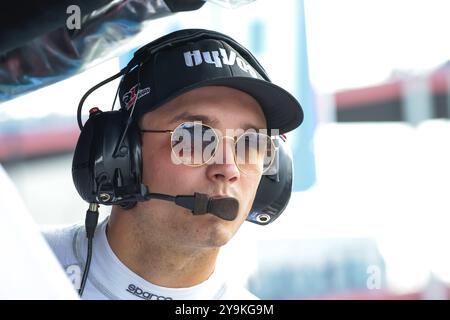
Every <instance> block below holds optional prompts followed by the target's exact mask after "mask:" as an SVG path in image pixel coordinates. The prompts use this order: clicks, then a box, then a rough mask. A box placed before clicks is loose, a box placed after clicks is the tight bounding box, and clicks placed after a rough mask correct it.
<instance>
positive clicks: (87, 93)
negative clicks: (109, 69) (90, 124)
mask: <svg viewBox="0 0 450 320" xmlns="http://www.w3.org/2000/svg"><path fill="white" fill-rule="evenodd" d="M127 72H128V67H125V68H123V69H122V70H120V72H119V73H116V74H115V75H113V76H111V77H109V78H107V79H105V80H103V81H102V82H100V83H98V84H96V85H95V86H93V87H92V88H90V89H89V90H88V91H87V92H86V93H85V94H84V95H83V97H82V98H81V100H80V102H79V103H78V109H77V122H78V127H79V128H80V130H82V129H83V122H82V121H81V110H82V109H83V104H84V101H85V100H86V99H87V97H88V96H89V95H90V94H91V93H92V92H94V91H95V90H97V89H98V88H100V87H101V86H103V85H105V84H107V83H108V82H110V81H113V80H115V79H117V78H119V77H121V76H122V75H124V74H125V73H127Z"/></svg>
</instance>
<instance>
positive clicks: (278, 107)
mask: <svg viewBox="0 0 450 320" xmlns="http://www.w3.org/2000/svg"><path fill="white" fill-rule="evenodd" d="M154 48H158V49H154ZM140 54H143V55H144V58H142V59H140V60H139V61H140V62H139V63H138V67H136V68H132V69H131V71H129V72H127V73H126V74H125V75H124V78H123V80H122V82H121V84H120V90H119V96H120V100H121V104H122V109H123V110H128V112H129V114H130V119H134V121H135V122H136V123H137V124H138V128H139V130H140V135H141V138H140V140H141V144H142V146H141V150H142V152H141V158H142V170H143V173H142V184H143V185H145V186H146V187H147V188H148V190H150V192H157V193H161V194H169V195H174V196H175V195H186V194H194V193H196V192H200V193H203V194H206V195H208V196H209V197H212V198H214V199H223V198H228V199H229V198H232V199H235V201H237V203H238V204H239V206H238V210H237V212H235V216H233V218H232V219H224V218H223V217H222V218H221V217H220V216H221V212H219V213H218V214H216V215H213V214H210V213H211V212H208V214H202V215H194V214H192V212H191V211H190V210H188V209H186V208H183V207H181V206H177V205H175V204H174V203H173V202H168V201H163V200H158V199H151V200H149V201H138V202H137V203H135V204H134V205H125V206H119V205H115V206H113V208H112V211H111V215H110V217H109V218H107V219H105V220H104V221H103V222H101V223H100V224H99V226H98V227H97V229H96V231H95V236H94V240H93V256H92V265H91V268H90V273H89V276H88V280H87V284H86V289H85V291H84V294H83V298H84V299H147V300H155V299H159V300H161V299H255V298H256V297H255V296H254V295H252V294H251V293H250V292H248V291H247V290H245V289H243V288H234V287H232V286H229V285H228V284H227V282H226V281H224V279H223V277H222V276H221V275H219V274H218V272H216V271H215V266H216V259H217V256H218V253H219V250H220V247H222V246H223V245H225V244H226V243H227V242H228V241H229V240H230V239H231V238H232V237H233V235H234V234H235V233H236V232H237V230H238V229H239V227H240V226H241V224H242V223H243V222H244V221H245V219H246V218H247V216H248V214H249V212H250V210H251V208H252V205H253V201H254V199H255V194H256V191H257V189H258V185H259V183H260V180H261V177H262V175H263V174H264V172H265V170H266V169H267V168H269V167H270V166H271V164H272V160H273V157H274V154H275V149H272V147H273V140H272V138H271V137H269V136H268V135H267V134H270V133H273V132H275V134H278V133H285V132H287V131H290V130H292V129H294V128H296V127H297V126H298V125H300V123H301V122H302V120H303V113H302V110H301V107H300V105H299V104H298V102H297V101H296V100H295V98H294V97H292V96H291V95H290V94H289V93H287V92H286V91H284V90H283V89H281V88H280V87H277V86H275V85H274V84H272V83H271V82H270V81H269V80H268V78H267V76H266V75H265V72H264V70H263V69H262V67H260V66H259V64H258V62H257V61H256V59H254V58H253V56H251V54H250V53H249V52H248V51H246V49H245V48H243V47H241V46H240V45H239V44H237V43H236V42H234V40H232V39H230V38H228V37H227V36H225V35H222V34H219V33H215V32H212V31H207V30H197V29H195V30H191V29H188V30H181V31H177V32H175V33H172V34H169V35H167V36H165V37H162V38H160V39H158V40H155V41H154V42H152V43H150V44H149V45H147V46H146V47H144V48H143V49H141V50H140V51H138V54H137V55H138V56H139V55H140ZM135 57H136V55H135ZM199 132H200V136H197V134H198V133H199ZM186 134H187V135H186ZM191 134H192V136H191ZM197 138H200V140H199V139H197ZM191 139H192V140H191ZM187 141H189V142H192V143H193V145H192V146H191V145H189V146H186V142H187ZM205 141H206V142H207V143H205ZM253 142H255V143H256V144H255V146H256V145H257V146H259V147H255V148H251V147H249V145H251V144H252V143H253ZM79 143H80V142H79ZM260 146H262V147H260ZM191 147H192V148H191ZM77 148H78V146H77ZM199 151H200V152H199ZM267 159H269V160H270V161H266V160H267ZM98 161H102V159H98ZM118 177H120V175H118ZM108 197H109V196H108ZM219 211H220V210H219ZM205 213H206V212H205ZM45 234H46V237H47V239H48V241H49V243H50V245H51V247H53V249H54V251H55V253H56V255H57V256H58V257H59V259H60V262H61V264H62V265H63V266H64V267H67V266H70V265H79V266H82V265H84V261H85V260H84V257H85V256H86V236H85V231H84V228H83V227H82V226H73V227H70V228H65V229H59V230H50V231H47V232H46V233H45Z"/></svg>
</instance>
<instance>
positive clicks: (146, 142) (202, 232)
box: [136, 87, 266, 247]
mask: <svg viewBox="0 0 450 320" xmlns="http://www.w3.org/2000/svg"><path fill="white" fill-rule="evenodd" d="M180 116H181V118H180ZM175 118H177V119H175ZM174 119H175V120H174ZM194 120H199V121H200V120H201V121H202V123H204V124H207V125H209V126H211V127H213V128H216V129H219V130H220V132H222V133H223V134H225V133H226V132H227V130H237V129H246V128H248V127H252V128H255V129H261V128H265V127H266V119H265V117H264V114H263V112H262V110H261V107H260V106H259V104H258V102H257V101H256V100H255V99H254V98H252V97H251V96H249V95H248V94H246V93H244V92H242V91H239V90H235V89H231V88H227V87H203V88H199V89H195V90H192V91H190V92H187V93H185V94H183V95H181V96H179V97H177V98H175V99H174V100H172V101H170V102H169V103H167V104H165V105H164V106H162V107H160V108H158V109H157V110H155V111H152V112H149V113H147V114H145V115H144V116H143V117H142V119H141V122H140V127H141V129H150V130H168V129H170V130H173V129H174V128H175V127H177V126H178V125H179V124H180V123H182V122H185V121H194ZM237 132H239V131H237ZM219 147H220V148H223V149H222V151H223V152H222V155H221V157H222V159H221V160H222V161H217V160H218V159H217V158H216V159H213V161H210V162H208V163H207V164H205V165H202V166H199V167H192V166H187V165H183V164H176V162H174V161H173V159H172V156H171V155H172V149H171V142H170V135H169V134H167V133H143V136H142V160H143V183H144V184H145V185H147V186H148V187H149V189H150V192H157V193H167V194H171V195H181V194H182V195H193V194H194V192H201V193H206V194H208V195H209V196H210V197H211V196H225V197H234V198H236V199H237V200H238V201H239V213H238V216H237V218H236V219H235V220H233V221H225V220H222V219H220V218H218V217H216V216H214V215H211V214H206V215H199V216H194V215H193V214H192V213H191V212H190V211H189V210H188V209H184V208H182V207H179V206H177V205H175V204H174V203H172V202H166V201H162V200H156V199H152V200H150V201H147V202H141V203H138V206H137V207H136V209H137V210H136V211H137V212H136V214H137V215H138V219H139V221H140V225H141V226H142V227H143V229H144V230H145V231H148V232H152V236H157V237H158V239H159V240H161V241H166V242H167V243H168V244H171V245H178V246H180V245H181V246H183V245H185V246H190V247H218V246H221V245H224V244H225V243H227V242H228V240H230V239H231V238H232V236H233V235H234V234H235V233H236V231H237V230H238V229H239V227H240V225H241V224H242V223H243V222H244V221H245V218H246V217H247V214H248V213H249V211H250V209H251V207H252V204H253V200H254V198H255V194H256V190H257V188H258V185H259V182H260V179H261V175H245V174H243V173H242V172H240V171H239V169H238V167H237V166H236V164H235V163H234V161H233V143H232V141H231V140H229V139H223V140H222V143H220V144H219Z"/></svg>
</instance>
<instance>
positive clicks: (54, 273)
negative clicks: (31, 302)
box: [0, 165, 78, 299]
mask: <svg viewBox="0 0 450 320" xmlns="http://www.w3.org/2000/svg"><path fill="white" fill-rule="evenodd" d="M49 197H51V195H49ZM0 218H1V223H0V252H1V253H2V257H3V258H2V263H0V283H1V285H0V299H78V295H77V293H76V291H75V290H74V288H73V286H72V284H71V283H70V281H69V279H68V277H67V276H66V274H65V272H64V270H63V269H62V268H61V267H60V265H59V263H58V261H57V260H56V258H55V256H54V255H53V253H52V252H51V250H50V248H49V247H48V245H47V243H46V242H45V240H44V238H43V237H42V235H41V234H40V232H39V229H38V227H37V225H36V224H35V222H34V221H33V219H32V217H31V216H30V214H29V213H28V211H27V209H26V207H25V205H24V203H23V202H22V199H21V198H20V196H19V194H18V192H17V190H16V189H15V186H14V184H13V183H12V181H11V180H10V179H9V177H8V176H7V174H6V172H5V171H4V169H3V167H2V166H1V165H0Z"/></svg>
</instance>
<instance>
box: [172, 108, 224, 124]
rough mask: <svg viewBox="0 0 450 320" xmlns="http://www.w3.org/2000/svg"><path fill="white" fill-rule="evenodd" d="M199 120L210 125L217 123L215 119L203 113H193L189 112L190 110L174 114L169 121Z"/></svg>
mask: <svg viewBox="0 0 450 320" xmlns="http://www.w3.org/2000/svg"><path fill="white" fill-rule="evenodd" d="M181 120H183V121H201V122H204V123H206V124H210V125H216V124H217V123H218V121H217V120H216V119H212V118H210V117H208V116H206V115H204V114H194V113H190V112H186V111H185V112H182V113H180V114H178V115H176V116H175V117H173V118H172V119H170V123H176V122H179V121H181Z"/></svg>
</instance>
